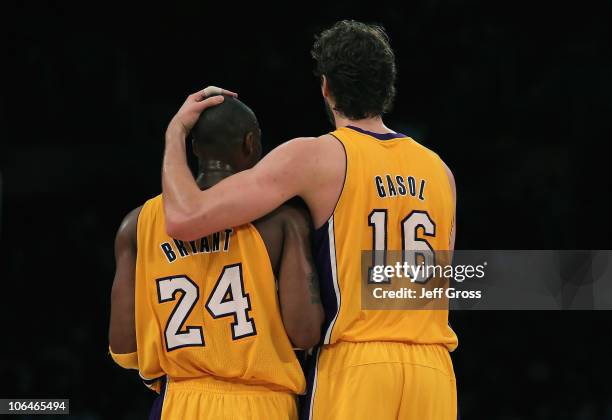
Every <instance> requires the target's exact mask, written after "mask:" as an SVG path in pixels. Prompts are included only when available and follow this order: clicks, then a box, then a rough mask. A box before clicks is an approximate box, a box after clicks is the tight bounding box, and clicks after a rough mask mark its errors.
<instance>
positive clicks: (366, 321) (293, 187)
mask: <svg viewBox="0 0 612 420" xmlns="http://www.w3.org/2000/svg"><path fill="white" fill-rule="evenodd" d="M312 56H313V58H314V59H315V61H316V71H317V73H318V74H319V75H320V78H321V92H322V94H323V98H324V100H325V105H326V109H327V111H328V113H329V115H330V116H331V118H332V121H333V123H334V125H335V127H336V129H335V130H334V131H333V132H331V133H329V134H325V135H322V136H320V137H315V138H311V137H306V138H296V139H293V140H291V141H288V142H286V143H284V144H282V145H281V146H279V147H278V148H276V149H275V150H273V151H272V152H270V153H269V154H268V155H267V156H266V157H265V158H264V159H262V160H261V162H259V163H258V164H257V165H255V166H254V167H253V168H252V169H249V170H247V171H244V172H241V173H239V174H236V175H234V176H231V177H228V178H226V179H224V180H223V181H222V182H220V183H218V184H217V185H215V186H214V187H213V188H211V189H209V190H205V191H200V190H199V189H198V188H197V185H196V184H195V183H194V182H193V179H192V178H191V176H190V173H189V169H188V167H187V163H186V161H185V156H184V155H185V152H184V139H185V135H186V133H187V132H188V131H189V128H190V127H191V125H193V123H194V122H195V121H196V120H197V115H198V113H199V112H200V111H201V110H202V109H205V108H207V107H208V106H212V105H214V103H211V102H206V101H207V100H204V101H202V99H203V98H205V97H206V96H207V95H206V93H207V91H201V92H198V93H196V94H194V95H191V96H190V97H189V98H187V101H186V102H185V104H184V105H183V107H182V108H181V109H180V110H179V111H178V113H177V114H176V116H175V117H174V118H173V120H172V121H171V122H170V124H169V126H168V129H167V132H166V150H165V156H164V166H163V178H162V181H163V191H164V206H165V210H166V217H167V219H166V222H167V223H166V227H167V229H168V232H169V233H170V234H171V235H172V236H174V237H177V238H181V239H185V240H193V239H195V238H198V237H200V236H202V235H206V234H209V233H211V232H215V231H218V230H220V229H224V228H225V227H227V226H235V225H240V224H241V223H245V222H248V221H250V220H255V219H257V218H259V217H261V216H262V215H264V214H266V213H267V212H269V211H271V210H272V209H274V208H275V207H277V206H278V205H279V204H281V203H283V202H285V201H286V200H288V199H290V198H291V197H295V196H299V197H302V198H303V199H304V201H305V202H306V203H307V205H308V207H309V209H310V213H311V215H312V218H313V221H314V224H315V227H316V228H317V231H316V233H315V248H316V250H315V257H316V262H317V266H318V267H317V268H318V271H319V278H320V282H321V297H322V299H323V305H324V308H325V315H326V316H325V323H324V327H323V332H322V347H321V348H320V350H319V351H318V353H317V355H316V370H315V372H314V375H313V376H312V381H311V383H309V387H310V393H311V395H310V399H309V401H310V404H309V406H307V407H305V411H306V414H307V416H308V418H312V419H316V420H320V419H334V420H338V419H377V420H378V419H397V418H399V419H455V418H456V415H457V408H456V385H455V376H454V372H453V367H452V363H451V359H450V355H449V351H452V350H454V349H455V348H456V346H457V337H456V335H455V333H454V332H453V331H452V329H451V328H450V327H449V325H448V310H413V311H409V310H403V311H402V310H395V311H391V310H363V309H362V308H361V287H360V286H361V284H360V282H361V281H362V279H361V252H362V250H374V249H375V250H401V249H402V247H403V246H405V247H406V249H408V250H410V249H415V248H416V247H417V245H418V246H425V245H427V246H429V247H430V248H431V249H433V250H452V249H453V248H454V237H455V232H454V219H455V201H456V197H455V182H454V179H453V176H452V174H451V171H450V170H449V169H448V167H447V166H446V165H445V164H444V162H443V161H442V160H441V159H440V157H438V155H437V154H435V153H434V152H432V151H431V150H429V149H427V148H425V147H424V146H421V145H420V144H418V143H417V142H416V141H414V140H413V139H411V138H409V137H407V136H405V135H403V134H401V133H397V132H395V131H393V130H391V129H390V128H388V127H387V126H386V125H385V124H384V122H383V119H382V116H383V114H384V113H385V112H387V111H388V110H389V109H390V108H391V105H392V103H393V100H394V96H395V87H394V85H395V78H396V66H395V56H394V52H393V50H392V49H391V47H390V44H389V40H388V37H387V35H386V34H385V32H384V30H383V28H381V27H379V26H373V25H367V24H363V23H360V22H355V21H341V22H338V23H336V24H335V25H334V26H333V27H331V28H330V29H328V30H325V31H323V32H322V33H321V34H320V35H319V36H318V37H317V39H316V42H315V44H314V47H313V49H312ZM208 89H209V92H213V91H216V89H218V88H214V87H210V88H208Z"/></svg>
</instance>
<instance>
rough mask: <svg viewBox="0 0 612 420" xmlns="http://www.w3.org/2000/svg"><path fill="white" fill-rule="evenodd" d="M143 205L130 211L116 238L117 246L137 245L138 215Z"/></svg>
mask: <svg viewBox="0 0 612 420" xmlns="http://www.w3.org/2000/svg"><path fill="white" fill-rule="evenodd" d="M142 207H143V206H140V207H137V208H135V209H134V210H132V211H130V212H129V213H128V214H127V215H126V216H125V217H124V218H123V221H122V222H121V224H120V225H119V229H118V230H117V236H116V239H115V244H116V246H126V245H134V246H135V245H136V233H137V230H138V216H140V211H141V210H142Z"/></svg>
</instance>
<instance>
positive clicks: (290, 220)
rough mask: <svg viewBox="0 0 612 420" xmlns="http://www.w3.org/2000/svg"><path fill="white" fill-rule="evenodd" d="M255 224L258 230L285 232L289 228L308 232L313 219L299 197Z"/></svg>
mask: <svg viewBox="0 0 612 420" xmlns="http://www.w3.org/2000/svg"><path fill="white" fill-rule="evenodd" d="M254 224H255V226H256V227H257V228H258V229H260V228H264V229H266V230H269V229H274V228H275V229H279V230H281V231H284V230H285V228H287V227H293V228H299V229H300V230H308V229H310V226H311V218H310V213H309V212H308V207H307V206H306V204H305V203H304V202H303V201H302V199H300V198H299V197H295V198H293V199H291V200H289V201H287V202H286V203H284V204H282V205H281V206H280V207H278V208H277V209H275V210H274V211H272V212H270V213H268V214H267V215H265V216H264V217H262V218H260V219H258V220H256V221H255V222H254Z"/></svg>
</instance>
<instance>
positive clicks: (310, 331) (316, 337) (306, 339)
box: [289, 325, 321, 350]
mask: <svg viewBox="0 0 612 420" xmlns="http://www.w3.org/2000/svg"><path fill="white" fill-rule="evenodd" d="M289 338H290V339H291V342H292V343H293V345H294V346H295V347H297V348H300V349H304V350H306V349H309V348H311V347H314V346H316V345H317V344H318V343H319V341H320V340H321V329H320V328H318V327H317V326H316V325H311V326H307V325H304V326H302V327H301V328H299V329H296V331H292V332H290V333H289Z"/></svg>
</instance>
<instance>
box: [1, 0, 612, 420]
mask: <svg viewBox="0 0 612 420" xmlns="http://www.w3.org/2000/svg"><path fill="white" fill-rule="evenodd" d="M208 3H209V2H203V1H200V2H192V3H181V4H173V5H171V4H167V5H165V6H163V7H162V6H153V5H152V4H146V5H142V6H141V7H140V8H138V9H136V7H135V6H132V8H131V9H128V5H127V2H124V4H119V5H114V6H108V5H106V6H105V7H102V5H103V3H100V2H98V3H91V2H83V3H82V4H80V5H75V4H64V3H63V2H48V3H37V2H27V1H26V2H14V3H3V5H2V6H1V7H2V8H3V9H4V10H3V11H2V13H1V14H0V23H1V27H2V32H3V34H2V40H1V41H0V42H2V43H3V44H4V45H3V48H2V50H3V57H4V59H3V60H2V64H1V66H2V77H1V79H2V91H1V102H0V126H1V127H2V130H1V133H2V134H0V138H1V139H2V140H1V141H2V143H1V149H0V171H1V173H2V183H3V186H2V216H1V217H2V224H1V226H0V238H1V245H0V255H1V256H0V261H1V262H0V264H1V265H0V285H1V286H2V293H1V294H0V296H1V299H2V303H0V308H1V309H0V319H2V323H3V324H2V339H1V343H2V345H1V349H2V350H1V353H0V379H1V380H0V397H58V398H59V397H62V398H70V399H71V410H72V413H73V414H74V417H75V418H77V417H78V418H82V419H123V418H143V417H145V416H146V414H147V412H148V409H149V405H150V403H151V401H152V399H153V394H152V393H151V392H150V391H148V390H147V389H145V388H144V387H143V386H142V385H141V384H140V382H139V380H138V378H137V376H136V374H134V373H130V372H125V371H122V370H121V369H120V368H118V367H116V366H115V365H114V364H113V363H112V361H111V359H110V357H109V356H108V354H107V343H108V341H107V323H108V318H109V294H110V287H111V282H112V277H113V270H114V259H113V248H112V245H113V239H114V234H115V231H116V228H117V227H118V225H119V222H120V221H121V219H122V218H123V216H124V215H125V214H126V213H127V212H128V211H130V210H131V209H132V208H134V207H136V206H138V205H140V204H141V203H143V202H144V201H145V200H146V199H147V198H149V197H151V196H153V195H156V194H157V193H158V192H159V191H160V163H161V155H162V148H163V134H164V129H165V126H166V124H167V122H168V121H169V119H170V118H171V117H172V115H173V113H174V112H175V110H177V109H178V107H179V106H180V104H181V103H182V102H183V100H184V97H185V96H186V95H187V94H189V93H191V92H194V91H196V90H199V89H201V88H202V87H204V86H206V85H208V84H215V85H219V86H223V87H227V88H230V89H233V90H236V91H238V92H239V93H240V97H241V99H242V100H243V101H245V102H246V103H247V104H248V105H250V106H251V107H252V108H253V109H254V110H255V112H256V113H257V114H258V117H259V119H260V123H261V126H262V130H263V134H264V141H265V147H266V150H269V149H270V148H272V147H274V146H275V145H278V144H279V143H281V142H283V141H285V140H287V139H290V138H293V137H296V136H304V135H319V134H322V133H324V132H326V131H330V126H329V125H328V123H327V120H326V117H325V114H324V112H323V107H322V99H321V95H320V92H319V87H318V81H317V80H316V79H315V78H314V77H313V75H312V62H311V59H310V55H309V50H310V47H311V44H312V41H313V35H314V34H315V33H317V32H318V31H320V30H321V29H323V28H324V27H326V26H328V25H330V24H332V23H333V22H334V21H335V20H337V19H341V18H356V19H361V20H365V21H368V22H379V23H382V24H384V25H385V27H386V28H387V30H388V32H389V35H390V37H391V40H392V46H393V47H394V49H395V51H396V54H397V61H398V66H399V81H398V97H397V101H396V105H395V109H394V111H393V112H392V113H391V114H390V115H388V117H387V118H386V121H387V123H388V125H390V126H391V127H392V128H394V129H396V130H398V131H402V132H405V133H406V134H409V135H412V136H413V137H415V138H416V139H417V140H419V141H420V142H422V143H423V144H425V145H427V146H428V147H431V148H433V149H434V150H435V151H437V152H438V153H439V154H440V155H441V156H442V158H443V159H444V160H445V161H446V162H447V163H448V165H449V166H450V167H451V169H452V170H453V172H454V174H455V178H456V180H457V189H458V199H459V203H458V237H457V249H607V248H610V238H611V233H612V228H611V226H610V222H609V214H610V206H609V205H608V195H609V194H610V191H611V188H610V187H611V185H610V176H609V166H608V165H609V158H608V152H607V150H608V148H607V146H608V145H607V142H608V141H609V140H610V135H609V132H610V130H608V128H609V121H610V118H611V116H612V107H611V105H610V99H611V98H612V78H611V75H612V58H611V51H612V49H611V45H610V42H609V40H610V39H612V36H611V35H612V34H611V29H610V22H611V21H612V2H610V1H607V2H604V1H599V2H573V3H572V4H568V5H564V4H559V3H552V2H551V3H542V2H532V3H523V4H520V3H517V2H509V1H501V2H499V1H486V0H483V1H436V0H428V1H425V0H420V1H405V2H401V3H400V2H398V3H397V4H392V3H384V2H364V3H362V4H359V3H357V2H347V3H341V2H335V3H334V4H322V5H317V4H314V3H311V2H300V3H293V2H290V3H289V2H288V3H283V4H282V5H276V6H274V7H271V6H265V5H264V4H259V3H257V4H252V5H250V6H244V5H240V4H238V3H229V2H228V3H227V6H228V8H227V9H221V8H220V7H219V4H215V5H210V4H208ZM451 321H452V323H453V327H454V328H455V330H457V332H458V335H459V338H460V346H459V348H458V350H457V351H456V352H455V353H454V354H453V359H454V363H455V370H456V375H457V380H458V389H459V400H460V407H461V413H462V417H463V418H465V419H485V418H486V419H612V385H611V384H610V377H611V373H612V368H611V367H610V363H611V360H610V354H611V353H610V350H609V348H607V346H606V343H609V336H610V331H611V327H610V325H611V323H610V313H609V312H604V311H600V312H595V311H592V312H578V311H572V312H518V311H515V312H467V311H464V312H458V313H453V314H451Z"/></svg>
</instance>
